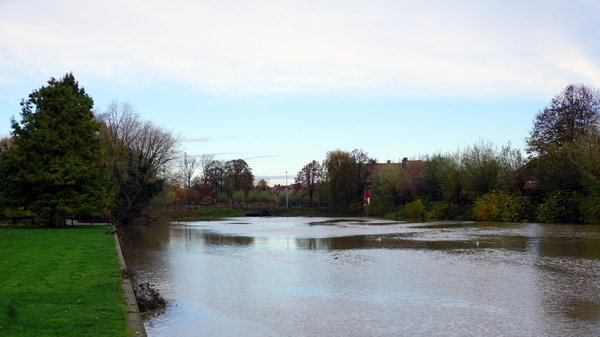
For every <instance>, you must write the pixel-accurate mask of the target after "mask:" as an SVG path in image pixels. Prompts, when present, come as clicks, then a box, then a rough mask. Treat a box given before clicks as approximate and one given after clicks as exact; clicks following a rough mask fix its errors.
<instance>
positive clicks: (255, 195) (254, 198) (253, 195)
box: [248, 190, 260, 202]
mask: <svg viewBox="0 0 600 337" xmlns="http://www.w3.org/2000/svg"><path fill="white" fill-rule="evenodd" d="M259 201H260V193H259V192H258V191H257V190H251V191H250V192H248V202H259Z"/></svg>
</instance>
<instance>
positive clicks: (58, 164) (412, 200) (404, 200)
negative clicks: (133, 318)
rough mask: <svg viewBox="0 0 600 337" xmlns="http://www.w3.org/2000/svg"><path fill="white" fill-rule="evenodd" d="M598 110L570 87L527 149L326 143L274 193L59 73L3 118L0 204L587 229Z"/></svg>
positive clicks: (71, 210)
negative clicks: (406, 152) (341, 214)
mask: <svg viewBox="0 0 600 337" xmlns="http://www.w3.org/2000/svg"><path fill="white" fill-rule="evenodd" d="M599 117H600V94H599V92H598V91H597V90H596V89H595V88H593V87H590V86H587V85H569V86H567V87H566V88H565V89H564V90H563V91H562V92H561V93H559V94H558V95H556V96H555V97H553V98H552V100H551V102H550V104H549V105H548V106H547V107H545V108H544V109H543V110H541V111H539V112H538V113H537V115H536V116H535V119H534V121H533V127H532V129H531V131H530V133H529V135H528V137H527V138H526V152H525V153H523V152H522V151H521V150H519V149H517V148H514V147H512V145H511V144H507V145H504V146H500V147H497V146H496V145H494V144H492V143H490V142H489V141H485V140H480V141H478V142H477V143H476V144H473V145H470V146H467V147H466V148H464V149H463V150H457V151H455V152H450V153H435V154H430V155H425V156H423V157H421V158H417V159H416V160H408V159H406V158H405V159H404V160H402V161H399V162H394V163H393V162H387V163H378V162H377V160H376V159H375V158H372V157H370V156H369V155H368V153H367V152H365V151H364V150H362V149H355V150H353V151H343V150H339V149H337V150H333V151H329V152H327V153H326V156H325V159H324V160H322V161H317V160H312V161H310V162H309V163H307V164H306V165H305V166H304V167H302V168H301V169H300V170H299V172H298V173H297V175H296V177H295V179H294V184H291V185H290V186H283V187H282V186H278V188H272V187H270V186H269V181H268V180H266V179H261V180H259V181H255V177H254V175H253V173H252V169H251V168H250V167H249V165H248V164H247V163H246V161H244V160H243V159H234V160H229V161H223V160H216V159H215V158H214V157H213V156H212V155H208V154H205V155H202V156H200V157H194V156H188V155H187V153H183V154H182V153H181V150H180V136H179V135H177V134H175V133H174V132H173V131H171V130H167V129H165V128H163V127H160V126H158V125H156V124H154V123H153V122H152V121H148V120H144V119H143V118H142V117H141V115H140V114H139V113H138V112H136V111H135V109H134V108H133V107H132V106H131V105H129V104H127V103H119V102H117V101H115V102H112V103H110V104H109V105H108V107H107V108H106V109H105V110H103V111H100V110H97V109H94V107H93V100H92V98H91V97H90V96H89V95H88V94H87V93H86V92H85V90H84V89H83V88H80V87H79V84H78V82H77V81H76V80H75V78H74V76H73V75H72V74H66V75H65V76H64V77H63V78H61V79H58V80H57V79H54V78H51V79H50V80H49V81H48V85H47V86H43V87H41V88H40V89H38V90H34V91H33V92H32V93H31V94H30V95H29V96H28V99H26V100H25V99H24V100H23V101H22V103H21V120H20V121H17V120H16V119H14V118H13V119H12V120H11V127H12V132H11V137H9V138H5V139H2V140H1V141H0V211H1V212H2V215H3V216H11V215H13V216H14V215H23V214H31V215H35V216H39V217H42V218H45V219H49V220H48V224H49V225H52V226H56V225H60V224H64V223H65V219H66V218H67V217H73V216H112V217H114V218H115V219H116V221H117V223H118V224H119V225H122V226H126V225H129V224H131V223H134V222H135V221H137V220H139V219H140V218H144V216H145V211H147V210H149V209H158V208H161V207H164V206H165V205H171V204H208V205H210V204H213V203H231V202H234V203H242V202H275V201H282V200H281V197H282V196H283V195H286V198H288V199H289V201H291V202H303V203H306V204H313V203H315V202H319V203H322V202H327V203H328V204H329V205H333V206H339V207H343V208H346V209H347V210H348V211H349V212H351V213H354V214H367V215H379V216H383V215H387V216H393V217H420V218H431V219H476V220H495V221H522V220H529V221H544V222H590V223H598V222H600V181H599V179H600V118H599ZM271 190H273V191H275V193H274V194H273V193H271ZM282 191H287V192H286V193H284V194H279V196H278V195H277V193H278V192H282Z"/></svg>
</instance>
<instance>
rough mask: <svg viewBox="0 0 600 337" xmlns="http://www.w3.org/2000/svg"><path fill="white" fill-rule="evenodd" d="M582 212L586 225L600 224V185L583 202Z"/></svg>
mask: <svg viewBox="0 0 600 337" xmlns="http://www.w3.org/2000/svg"><path fill="white" fill-rule="evenodd" d="M579 209H580V211H581V214H582V215H583V221H584V222H586V223H593V224H598V223H600V185H596V186H594V187H593V188H592V190H591V191H590V194H589V195H588V196H587V197H585V199H583V200H582V201H581V205H580V208H579Z"/></svg>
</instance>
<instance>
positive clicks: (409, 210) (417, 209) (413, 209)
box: [404, 199, 425, 219]
mask: <svg viewBox="0 0 600 337" xmlns="http://www.w3.org/2000/svg"><path fill="white" fill-rule="evenodd" d="M404 214H405V215H406V216H407V217H408V218H419V219H423V218H424V217H425V205H423V201H422V200H421V199H417V200H415V201H413V202H409V203H408V204H406V206H405V208H404Z"/></svg>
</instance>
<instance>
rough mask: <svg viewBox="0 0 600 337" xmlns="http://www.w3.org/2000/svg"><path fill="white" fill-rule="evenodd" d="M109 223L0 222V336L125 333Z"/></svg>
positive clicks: (117, 273)
mask: <svg viewBox="0 0 600 337" xmlns="http://www.w3.org/2000/svg"><path fill="white" fill-rule="evenodd" d="M107 230H109V227H108V226H74V227H71V226H69V227H62V228H53V229H47V228H39V227H23V226H3V227H0V336H127V335H128V334H130V333H131V331H129V330H128V329H127V326H126V321H125V317H126V314H127V312H126V310H125V302H124V300H123V298H122V290H121V271H120V270H119V264H118V260H117V254H116V251H115V248H114V239H113V237H112V235H106V234H104V233H105V232H106V231H107Z"/></svg>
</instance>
